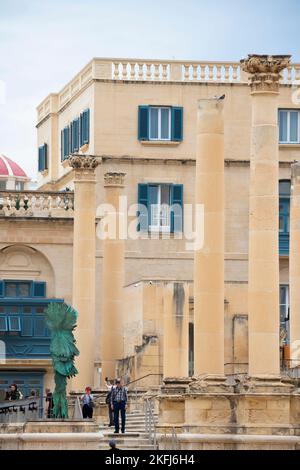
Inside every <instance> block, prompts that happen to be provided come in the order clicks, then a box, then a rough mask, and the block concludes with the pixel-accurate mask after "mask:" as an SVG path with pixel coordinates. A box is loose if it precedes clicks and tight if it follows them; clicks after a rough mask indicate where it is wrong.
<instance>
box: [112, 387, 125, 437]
mask: <svg viewBox="0 0 300 470" xmlns="http://www.w3.org/2000/svg"><path fill="white" fill-rule="evenodd" d="M127 399H128V394H127V388H126V387H124V386H122V384H121V379H117V380H116V386H115V388H113V389H112V392H111V399H110V403H111V409H112V411H113V412H114V422H115V434H119V429H120V424H119V414H120V412H121V422H122V424H121V431H122V434H124V433H125V421H126V407H127Z"/></svg>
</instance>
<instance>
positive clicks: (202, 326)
mask: <svg viewBox="0 0 300 470" xmlns="http://www.w3.org/2000/svg"><path fill="white" fill-rule="evenodd" d="M195 203H196V204H202V205H203V209H204V245H203V247H202V248H200V249H196V251H195V257H194V298H195V303H194V355H195V367H194V370H195V375H202V374H207V375H210V376H223V375H224V118H223V100H216V99H207V100H204V99H203V100H200V101H199V102H198V121H197V153H196V187H195Z"/></svg>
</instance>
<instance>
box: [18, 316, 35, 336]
mask: <svg viewBox="0 0 300 470" xmlns="http://www.w3.org/2000/svg"><path fill="white" fill-rule="evenodd" d="M32 335H33V318H32V317H31V316H30V317H29V316H23V317H22V321H21V336H32Z"/></svg>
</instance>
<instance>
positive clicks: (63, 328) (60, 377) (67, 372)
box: [45, 302, 79, 419]
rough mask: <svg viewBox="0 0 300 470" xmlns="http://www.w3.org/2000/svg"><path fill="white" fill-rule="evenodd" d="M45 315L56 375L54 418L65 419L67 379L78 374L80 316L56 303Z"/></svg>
mask: <svg viewBox="0 0 300 470" xmlns="http://www.w3.org/2000/svg"><path fill="white" fill-rule="evenodd" d="M45 314H46V322H47V326H48V328H49V330H50V331H51V344H50V353H51V357H52V364H53V369H54V374H55V376H54V379H55V391H54V393H53V417H54V418H61V419H65V418H68V402H67V395H66V389H67V379H68V378H71V377H74V376H75V375H77V373H78V372H77V369H76V367H75V366H74V360H75V356H78V355H79V351H78V349H77V347H76V346H75V343H76V340H75V338H74V335H73V331H74V329H75V328H76V321H77V316H78V314H77V312H76V310H74V309H73V308H72V307H71V306H70V305H67V304H65V303H62V304H59V303H54V302H53V303H50V304H49V306H48V308H47V309H46V311H45Z"/></svg>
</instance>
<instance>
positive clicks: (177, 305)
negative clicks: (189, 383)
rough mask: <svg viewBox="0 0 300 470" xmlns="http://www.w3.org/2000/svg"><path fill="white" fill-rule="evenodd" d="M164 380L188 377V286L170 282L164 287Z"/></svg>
mask: <svg viewBox="0 0 300 470" xmlns="http://www.w3.org/2000/svg"><path fill="white" fill-rule="evenodd" d="M163 312H164V328H163V373H164V378H165V379H166V378H176V377H188V372H189V370H188V360H189V358H188V355H189V353H188V344H189V286H188V284H187V283H183V282H172V283H168V284H166V285H165V286H164V309H163Z"/></svg>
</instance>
